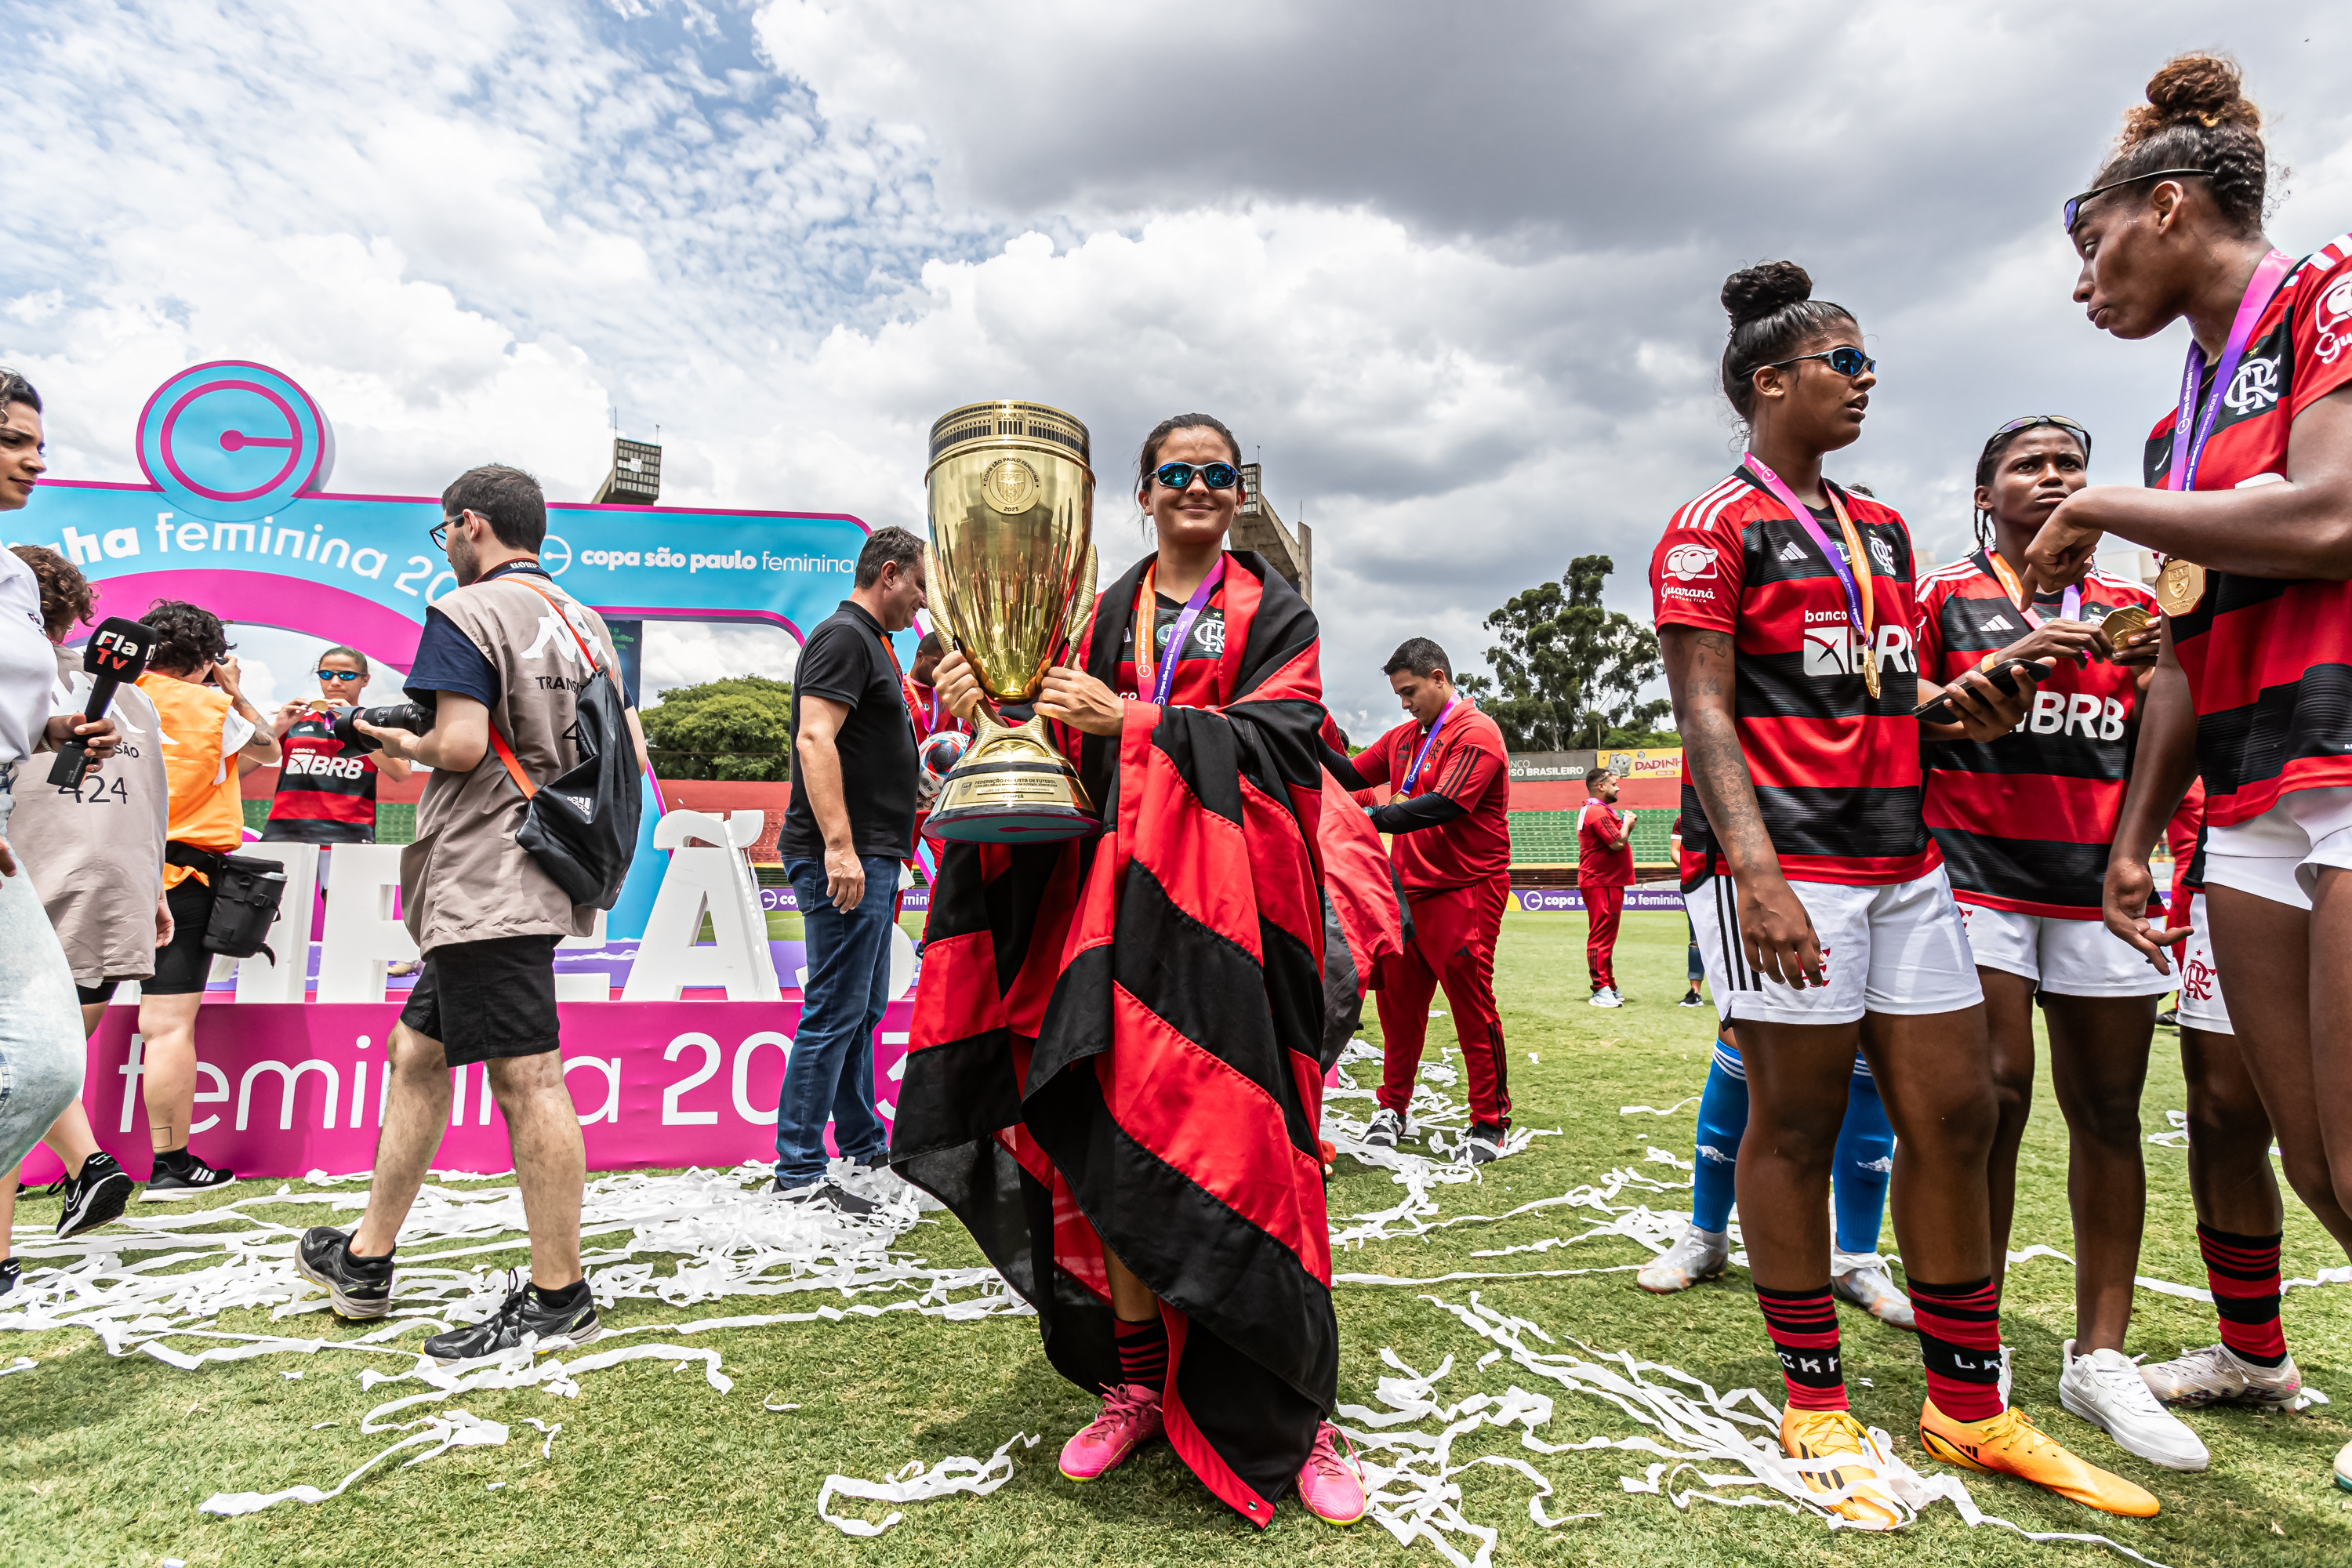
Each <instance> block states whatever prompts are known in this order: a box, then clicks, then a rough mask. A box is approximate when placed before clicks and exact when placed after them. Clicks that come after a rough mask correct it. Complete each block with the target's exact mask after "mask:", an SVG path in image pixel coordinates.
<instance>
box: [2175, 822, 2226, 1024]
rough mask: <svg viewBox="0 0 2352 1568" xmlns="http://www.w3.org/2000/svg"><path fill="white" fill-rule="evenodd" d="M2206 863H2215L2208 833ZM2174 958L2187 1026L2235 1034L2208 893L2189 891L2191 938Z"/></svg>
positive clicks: (2181, 1006) (2183, 1017) (2181, 1003)
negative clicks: (2224, 994)
mask: <svg viewBox="0 0 2352 1568" xmlns="http://www.w3.org/2000/svg"><path fill="white" fill-rule="evenodd" d="M2205 863H2206V865H2207V866H2208V867H2210V866H2211V865H2212V863H2213V850H2212V838H2211V836H2210V834H2209V835H2208V836H2207V837H2206V849H2205ZM2173 962H2174V963H2177V964H2179V966H2180V1010H2179V1014H2178V1015H2177V1016H2178V1017H2179V1020H2180V1026H2181V1027H2183V1028H2185V1029H2203V1030H2204V1031H2206V1032H2207V1033H2208V1034H2213V1035H2234V1034H2236V1033H2237V1032H2238V1031H2237V1030H2235V1029H2233V1028H2231V1026H2230V1005H2229V1004H2228V1003H2227V1002H2225V1001H2223V1000H2222V999H2221V971H2220V970H2219V969H2218V968H2216V967H2215V966H2214V963H2213V922H2212V918H2211V917H2210V915H2209V914H2208V913H2207V912H2206V910H2205V895H2204V894H2203V893H2191V894H2189V940H2188V941H2187V942H2182V943H2181V944H2180V951H2179V953H2178V954H2176V955H2175V956H2174V959H2173Z"/></svg>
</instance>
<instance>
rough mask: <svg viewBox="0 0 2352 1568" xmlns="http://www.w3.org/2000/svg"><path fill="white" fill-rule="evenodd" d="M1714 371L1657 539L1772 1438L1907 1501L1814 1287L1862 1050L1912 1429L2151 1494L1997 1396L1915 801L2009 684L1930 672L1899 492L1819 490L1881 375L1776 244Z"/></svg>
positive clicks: (1970, 1006) (1938, 901) (2135, 1507)
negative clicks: (1879, 1145) (1908, 1317)
mask: <svg viewBox="0 0 2352 1568" xmlns="http://www.w3.org/2000/svg"><path fill="white" fill-rule="evenodd" d="M1723 304H1724V308H1725V309H1726V310H1727V311H1728V312H1729V314H1730V317H1731V333H1730V341H1729V342H1728V343H1727V344H1726V345H1725V348H1724V353H1723V370H1722V378H1723V390H1724V395H1725V396H1726V397H1727V398H1728V399H1729V400H1730V403H1731V405H1732V407H1733V409H1734V410H1735V411H1737V412H1738V415H1739V416H1740V418H1741V419H1742V420H1743V421H1744V422H1745V423H1746V424H1747V426H1748V430H1749V434H1750V439H1749V442H1748V451H1747V453H1746V454H1745V456H1744V457H1743V458H1742V460H1741V462H1740V465H1739V467H1738V468H1737V469H1735V470H1734V471H1733V472H1732V473H1731V475H1730V476H1729V477H1727V478H1726V479H1723V480H1722V481H1721V482H1719V483H1717V484H1716V485H1715V486H1713V487H1712V488H1710V489H1707V490H1706V492H1705V493H1704V494H1702V495H1700V496H1699V497H1698V498H1697V499H1696V500H1693V501H1691V502H1690V503H1689V504H1687V505H1685V507H1683V508H1682V510H1679V511H1677V512H1676V513H1675V517H1674V521H1672V522H1671V523H1670V524H1669V525H1668V526H1667V529H1666V531H1665V535H1664V538H1663V539H1661V540H1660V541H1659V542H1658V546H1657V550H1656V552H1655V553H1654V555H1653V557H1652V560H1651V582H1652V585H1653V589H1654V595H1655V602H1656V605H1657V624H1658V633H1659V637H1660V640H1661V642H1662V643H1663V645H1664V654H1665V665H1666V679H1667V683H1668V685H1669V687H1670V689H1672V691H1673V694H1674V700H1675V713H1676V715H1677V717H1678V719H1679V721H1680V726H1681V730H1682V734H1683V746H1684V751H1683V758H1684V772H1683V801H1682V810H1683V900H1684V903H1685V907H1686V908H1687V910H1689V913H1690V915H1691V918H1692V921H1693V922H1694V923H1695V924H1696V928H1697V931H1698V940H1699V952H1700V955H1701V958H1702V960H1703V961H1704V962H1705V963H1706V970H1707V978H1708V980H1709V981H1710V982H1712V984H1713V988H1714V991H1715V994H1716V998H1717V1009H1718V1011H1719V1013H1720V1016H1721V1017H1722V1019H1723V1021H1724V1022H1726V1023H1727V1024H1733V1025H1736V1026H1737V1027H1738V1037H1739V1046H1740V1056H1741V1058H1742V1060H1743V1062H1744V1064H1745V1066H1746V1068H1747V1074H1748V1095H1749V1112H1748V1117H1749V1120H1748V1132H1747V1137H1746V1141H1745V1143H1744V1145H1743V1148H1742V1152H1741V1158H1740V1160H1739V1163H1738V1194H1739V1212H1740V1214H1741V1215H1742V1216H1743V1217H1744V1220H1745V1235H1746V1239H1747V1243H1748V1268H1749V1272H1750V1274H1751V1275H1752V1276H1753V1278H1754V1279H1755V1283H1756V1293H1757V1298H1758V1301H1759V1305H1760V1306H1761V1307H1762V1308H1763V1310H1764V1321H1765V1327H1766V1330H1767V1331H1768V1332H1769V1334H1770V1336H1771V1339H1772V1342H1773V1348H1774V1349H1775V1350H1776V1351H1777V1352H1779V1354H1780V1364H1781V1372H1782V1380H1783V1382H1784V1383H1785V1384H1786V1386H1787V1390H1788V1407H1787V1410H1786V1412H1785V1413H1784V1414H1783V1415H1782V1416H1781V1421H1780V1445H1781V1447H1782V1448H1783V1449H1784V1450H1785V1451H1786V1452H1787V1453H1788V1455H1789V1456H1790V1458H1795V1459H1800V1460H1826V1461H1830V1463H1829V1465H1828V1466H1826V1467H1825V1468H1822V1469H1818V1470H1811V1471H1806V1472H1804V1475H1805V1479H1806V1482H1807V1484H1808V1485H1809V1486H1811V1487H1812V1488H1813V1489H1815V1490H1816V1491H1817V1492H1820V1493H1823V1494H1834V1493H1838V1492H1844V1493H1845V1494H1846V1495H1844V1496H1843V1497H1838V1498H1835V1500H1830V1501H1826V1502H1824V1503H1823V1505H1822V1506H1824V1507H1826V1508H1828V1509H1830V1510H1832V1511H1833V1512H1835V1513H1836V1514H1838V1515H1839V1516H1840V1517H1841V1518H1843V1520H1844V1521H1847V1522H1848V1523H1850V1524H1852V1525H1853V1526H1856V1527H1859V1528H1862V1529H1866V1530H1889V1529H1894V1528H1895V1527H1896V1526H1898V1525H1899V1524H1901V1523H1902V1522H1903V1521H1904V1520H1905V1518H1906V1513H1905V1511H1904V1510H1903V1509H1902V1508H1901V1506H1900V1505H1899V1504H1898V1503H1897V1502H1896V1501H1895V1499H1894V1498H1893V1496H1892V1495H1891V1494H1890V1492H1889V1491H1888V1489H1887V1488H1886V1486H1885V1482H1883V1481H1882V1480H1881V1479H1879V1468H1878V1467H1879V1466H1880V1465H1881V1464H1882V1463H1883V1462H1884V1461H1885V1455H1884V1454H1883V1453H1882V1452H1881V1451H1880V1450H1879V1448H1878V1447H1877V1445H1876V1443H1875V1442H1874V1440H1873V1439H1872V1438H1871V1436H1869V1434H1868V1433H1867V1432H1866V1431H1865V1430H1864V1427H1863V1426H1862V1425H1861V1423H1860V1422H1858V1421H1856V1420H1855V1419H1854V1418H1853V1415H1851V1414H1850V1413H1849V1411H1848V1407H1847V1400H1846V1389H1845V1376H1844V1371H1843V1367H1842V1365H1841V1363H1840V1361H1839V1353H1838V1327H1837V1309H1836V1306H1835V1304H1834V1302H1833V1300H1832V1295H1831V1290H1830V1261H1831V1257H1830V1254H1831V1237H1830V1226H1829V1201H1828V1200H1829V1195H1830V1194H1829V1188H1830V1169H1831V1163H1832V1156H1833V1153H1834V1151H1835V1149H1836V1146H1837V1140H1838V1131H1839V1128H1840V1126H1841V1124H1842V1123H1843V1121H1844V1118H1845V1113H1846V1101H1847V1084H1848V1080H1849V1079H1850V1078H1851V1076H1852V1074H1853V1058H1854V1052H1855V1050H1856V1048H1857V1047H1859V1048H1860V1050H1861V1052H1862V1054H1863V1056H1864V1058H1866V1059H1867V1061H1868V1062H1869V1065H1870V1070H1871V1074H1872V1076H1873V1077H1874V1079H1876V1080H1877V1084H1878V1089H1879V1093H1880V1097H1881V1098H1882V1099H1883V1100H1884V1101H1885V1107H1886V1111H1887V1115H1888V1117H1889V1119H1890V1120H1891V1121H1893V1122H1894V1125H1895V1133H1896V1135H1897V1142H1896V1145H1895V1184H1894V1210H1895V1236H1896V1238H1897V1240H1898V1241H1899V1242H1900V1243H1901V1246H1902V1249H1903V1265H1904V1270H1905V1273H1906V1277H1907V1282H1908V1285H1909V1289H1910V1295H1911V1304H1912V1310H1913V1314H1914V1318H1915V1320H1916V1327H1917V1329H1918V1333H1919V1343H1920V1353H1921V1359H1922V1361H1923V1362H1924V1363H1925V1364H1926V1369H1927V1403H1926V1405H1925V1406H1924V1407H1923V1408H1922V1409H1921V1411H1920V1415H1919V1439H1920V1443H1921V1445H1922V1446H1923V1447H1926V1449H1927V1451H1928V1453H1930V1454H1931V1455H1933V1456H1934V1457H1936V1458H1939V1459H1942V1460H1944V1461H1946V1462H1947V1463H1949V1464H1956V1465H1959V1466H1962V1467H1964V1468H1969V1469H1977V1470H1990V1471H1993V1472H1996V1473H2000V1474H2004V1475H2011V1476H2016V1477H2019V1478H2020V1479H2024V1480H2028V1481H2032V1482H2033V1483H2034V1484H2036V1485H2038V1486H2042V1487H2046V1488H2048V1489H2051V1490H2053V1491H2054V1492H2057V1493H2058V1494H2059V1495H2061V1496H2063V1497H2067V1498H2071V1499H2073V1500H2075V1501H2077V1502H2081V1503H2084V1504H2087V1505H2088V1506H2090V1507H2093V1508H2096V1509H2101V1510H2105V1511H2108V1512H2111V1513H2124V1514H2132V1515H2139V1516H2146V1515H2148V1514H2153V1513H2155V1512H2156V1511H2157V1506H2158V1505H2157V1500H2156V1499H2155V1498H2153V1497H2151V1496H2150V1495H2148V1493H2147V1492H2146V1491H2145V1490H2143V1489H2140V1488H2139V1487H2137V1486H2135V1485H2133V1484H2132V1483H2131V1482H2129V1481H2126V1480H2125V1479H2122V1478H2121V1477H2118V1476H2113V1475H2109V1474H2107V1473H2106V1472H2105V1471H2104V1470H2100V1469H2097V1468H2095V1467H2093V1466H2091V1465H2088V1464H2085V1463H2084V1462H2083V1461H2082V1460H2081V1459H2079V1458H2075V1457H2074V1455H2073V1454H2071V1453H2069V1452H2067V1451H2066V1450H2065V1449H2064V1448H2063V1447H2061V1446H2060V1445H2059V1444H2058V1443H2057V1441H2056V1440H2055V1439H2053V1438H2052V1437H2050V1436H2047V1435H2045V1434H2044V1433H2042V1431H2041V1430H2040V1429H2038V1428H2037V1427H2035V1426H2034V1425H2033V1423H2032V1422H2031V1421H2030V1420H2028V1419H2026V1418H2025V1416H2023V1415H2021V1414H2020V1413H2018V1412H2017V1411H2015V1410H2012V1409H2010V1408H2009V1407H2008V1402H2007V1398H2006V1395H2005V1391H2004V1390H2003V1389H2002V1387H2001V1385H2000V1384H2001V1370H2002V1355H2001V1348H2000V1292H1999V1287H1998V1284H1997V1282H1996V1281H1997V1279H1998V1275H1997V1272H1996V1268H1995V1263H1996V1259H1995V1257H1994V1253H1993V1249H1992V1248H1993V1243H1992V1224H1991V1204H1990V1184H1989V1161H1990V1153H1991V1148H1992V1140H1993V1133H1994V1128H1995V1122H1996V1112H1995V1106H1994V1100H1993V1089H1992V1079H1991V1068H1990V1055H1989V1050H1988V1047H1987V1044H1986V1037H1985V1018H1984V994H1983V991H1982V989H1981V988H1980V987H1979V984H1978V983H1977V973H1976V966H1975V963H1973V961H1972V960H1971V958H1970V955H1969V943H1968V937H1967V934H1966V932H1965V931H1963V930H1962V928H1961V925H1960V919H1959V914H1958V910H1957V908H1956V906H1955V905H1954V903H1953V901H1952V890H1951V884H1950V883H1949V882H1948V880H1947V879H1946V878H1945V875H1944V871H1943V867H1942V863H1941V858H1940V856H1939V855H1938V853H1937V847H1936V845H1935V841H1934V840H1933V839H1932V838H1931V837H1929V836H1928V833H1927V825H1926V823H1925V821H1924V819H1923V817H1922V815H1921V795H1922V782H1921V773H1920V761H1919V735H1920V725H1919V721H1917V720H1916V718H1914V717H1913V712H1912V710H1913V706H1914V704H1916V703H1917V702H1919V701H1920V700H1922V699H1924V698H1932V697H1937V696H1941V697H1943V698H1944V699H1945V700H1946V701H1947V702H1948V705H1949V707H1950V708H1951V710H1953V711H1954V713H1955V714H1956V715H1957V722H1955V723H1953V724H1951V725H1950V726H1948V728H1947V729H1946V730H1945V731H1944V732H1945V733H1948V734H1953V735H1962V734H1965V735H1966V736H1967V737H1968V738H1969V739H1970V740H1974V741H1990V740H1992V739H1993V738H1995V737H1996V736H1999V735H2002V734H2005V733H2007V732H2008V731H2009V730H2010V729H2011V727H2013V726H2014V725H2015V724H2016V723H2017V721H2018V720H2019V719H2020V718H2021V716H2022V715H2023V712H2024V710H2025V702H2026V700H2027V696H2028V690H2027V685H2028V683H2027V682H2025V681H2023V680H2015V681H2013V684H2012V686H2011V689H2007V690H2004V689H2002V688H2001V687H2000V686H1998V685H1996V684H1994V683H1993V682H1992V681H1991V680H1990V679H1989V678H1988V677H1987V676H1986V675H1985V673H1984V672H1982V671H1981V670H1974V669H1971V670H1968V671H1966V672H1963V673H1962V674H1960V675H1959V676H1958V677H1957V678H1956V679H1954V680H1952V682H1951V683H1950V684H1949V685H1948V687H1941V688H1939V687H1937V686H1935V685H1933V684H1931V683H1929V682H1927V681H1926V680H1923V679H1920V677H1919V675H1918V667H1917V662H1916V657H1915V653H1914V649H1913V643H1912V636H1913V627H1914V625H1915V608H1914V599H1913V588H1912V570H1911V539H1910V534H1909V531H1907V530H1906V527H1905V526H1904V522H1903V519H1902V518H1901V517H1900V516H1899V515H1897V514H1896V513H1895V511H1894V510H1892V509H1891V508H1888V507H1886V506H1884V505H1881V504H1880V503H1879V502H1878V501H1876V500H1872V499H1869V498H1866V497H1863V496H1859V495H1856V494H1854V493H1853V491H1852V490H1850V489H1843V488H1841V487H1839V486H1837V485H1834V484H1832V483H1831V482H1830V481H1829V480H1827V479H1824V478H1823V477H1822V458H1824V457H1825V456H1826V455H1827V454H1829V453H1831V452H1834V451H1838V450H1842V449H1843V448H1844V447H1849V446H1851V445H1853V442H1854V440H1855V438H1856V437H1859V436H1860V435H1861V434H1862V424H1863V420H1864V417H1865V415H1866V411H1867V409H1868V405H1869V402H1870V390H1871V388H1872V387H1873V386H1874V385H1875V384H1876V376H1875V375H1874V363H1873V362H1872V360H1871V358H1870V356H1869V355H1868V354H1866V353H1864V352H1863V347H1862V329H1861V327H1860V326H1859V325H1858V324H1857V323H1856V322H1855V321H1854V318H1853V313H1852V312H1851V311H1849V310H1846V309H1845V308H1844V307H1843V306H1840V305H1833V304H1831V303H1829V302H1828V301H1827V300H1815V299H1813V298H1812V279H1811V278H1810V277H1808V276H1807V275H1806V273H1805V270H1804V268H1801V267H1799V266H1797V265H1796V264H1795V263H1793V262H1789V261H1776V262H1768V263H1766V264H1764V265H1762V266H1759V267H1751V268H1745V269H1743V270H1741V271H1739V272H1736V273H1734V274H1733V275H1732V276H1731V277H1730V279H1727V281H1726V282H1725V284H1724V287H1723Z"/></svg>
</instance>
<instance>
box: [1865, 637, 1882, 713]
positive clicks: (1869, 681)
mask: <svg viewBox="0 0 2352 1568" xmlns="http://www.w3.org/2000/svg"><path fill="white" fill-rule="evenodd" d="M1863 657H1864V664H1863V667H1862V684H1863V689H1864V690H1866V691H1868V692H1869V693H1870V695H1871V700H1873V701H1875V700H1877V699H1878V696H1879V681H1878V650H1877V649H1876V648H1871V649H1869V650H1867V651H1866V652H1865V653H1864V656H1863Z"/></svg>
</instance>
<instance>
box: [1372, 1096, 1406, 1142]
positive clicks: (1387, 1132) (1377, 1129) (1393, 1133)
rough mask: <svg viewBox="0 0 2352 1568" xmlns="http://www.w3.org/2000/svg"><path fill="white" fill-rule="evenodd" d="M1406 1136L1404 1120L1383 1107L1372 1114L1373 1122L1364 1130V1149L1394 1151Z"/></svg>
mask: <svg viewBox="0 0 2352 1568" xmlns="http://www.w3.org/2000/svg"><path fill="white" fill-rule="evenodd" d="M1404 1135H1405V1127H1404V1118H1403V1117H1402V1116H1399V1115H1398V1114H1397V1113H1396V1112H1395V1111H1393V1110H1390V1109H1389V1108H1388V1107H1387V1106H1385V1105H1383V1106H1381V1108H1380V1109H1379V1110H1375V1111H1373V1112H1372V1120H1371V1121H1370V1122H1369V1123H1368V1124H1367V1125H1366V1126H1365V1128H1364V1147H1365V1148H1367V1149H1393V1148H1395V1147H1396V1146H1397V1142H1398V1140H1400V1139H1402V1137H1404Z"/></svg>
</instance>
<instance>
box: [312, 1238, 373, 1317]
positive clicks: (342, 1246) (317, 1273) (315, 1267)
mask: <svg viewBox="0 0 2352 1568" xmlns="http://www.w3.org/2000/svg"><path fill="white" fill-rule="evenodd" d="M294 1271H295V1272H296V1273H297V1274H299V1275H300V1276H302V1278H303V1279H308V1280H309V1281H310V1283H311V1284H313V1285H317V1286H320V1287H321V1288H322V1289H325V1291H326V1292H327V1300H330V1301H331V1302H333V1303H334V1306H335V1315H336V1316H338V1317H342V1318H358V1319H368V1318H381V1317H383V1315H384V1314H385V1313H386V1312H389V1311H391V1310H392V1254H391V1253H389V1252H387V1253H385V1254H384V1255H383V1257H382V1258H362V1257H359V1256H358V1255H357V1254H355V1253H353V1252H352V1238H351V1237H350V1236H348V1235H346V1234H345V1233H344V1232H342V1231H340V1230H337V1229H336V1228H335V1227H334V1226H331V1225H314V1226H311V1227H310V1229H308V1230H306V1231H304V1232H303V1233H302V1239H301V1240H300V1241H298V1242H296V1243H295V1244H294Z"/></svg>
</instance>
